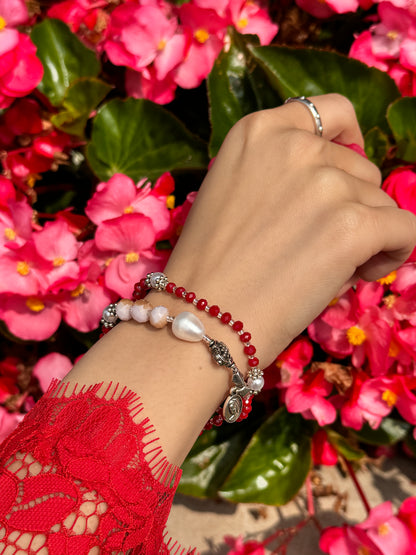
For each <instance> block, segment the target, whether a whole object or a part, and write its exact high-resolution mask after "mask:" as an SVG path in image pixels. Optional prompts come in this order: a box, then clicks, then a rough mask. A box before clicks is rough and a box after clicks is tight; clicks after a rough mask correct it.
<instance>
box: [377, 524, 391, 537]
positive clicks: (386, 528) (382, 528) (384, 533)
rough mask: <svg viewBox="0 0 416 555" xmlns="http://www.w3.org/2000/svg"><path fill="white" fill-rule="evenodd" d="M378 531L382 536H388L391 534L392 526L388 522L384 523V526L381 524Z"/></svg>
mask: <svg viewBox="0 0 416 555" xmlns="http://www.w3.org/2000/svg"><path fill="white" fill-rule="evenodd" d="M377 531H378V533H379V535H380V536H387V534H388V533H389V532H390V526H389V525H388V524H387V523H386V522H383V524H380V526H379V527H378V529H377Z"/></svg>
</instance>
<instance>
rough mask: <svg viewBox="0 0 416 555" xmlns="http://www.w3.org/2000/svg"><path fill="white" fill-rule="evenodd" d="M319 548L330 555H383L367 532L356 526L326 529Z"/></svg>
mask: <svg viewBox="0 0 416 555" xmlns="http://www.w3.org/2000/svg"><path fill="white" fill-rule="evenodd" d="M319 547H320V548H321V549H322V551H323V552H324V553H329V554H330V555H352V554H354V555H355V554H360V555H361V554H363V555H383V552H382V551H380V549H378V547H377V546H376V545H375V544H374V542H372V541H371V540H370V538H369V537H368V535H367V534H366V533H365V531H363V530H361V529H359V528H357V527H354V526H343V527H342V528H341V527H335V526H334V527H330V528H326V529H325V530H324V531H323V533H322V535H321V538H320V540H319ZM402 555H404V554H402Z"/></svg>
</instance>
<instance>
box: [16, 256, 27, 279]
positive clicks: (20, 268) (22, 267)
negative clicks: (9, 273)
mask: <svg viewBox="0 0 416 555" xmlns="http://www.w3.org/2000/svg"><path fill="white" fill-rule="evenodd" d="M16 270H17V273H18V274H20V275H21V276H27V274H28V273H29V272H30V266H29V264H28V263H27V262H23V260H20V261H19V262H18V263H17V266H16Z"/></svg>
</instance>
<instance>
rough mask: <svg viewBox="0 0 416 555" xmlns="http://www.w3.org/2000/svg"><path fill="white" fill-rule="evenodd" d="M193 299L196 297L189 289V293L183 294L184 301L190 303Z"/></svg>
mask: <svg viewBox="0 0 416 555" xmlns="http://www.w3.org/2000/svg"><path fill="white" fill-rule="evenodd" d="M195 299H196V295H195V293H194V292H193V291H189V293H187V294H186V295H185V301H186V302H187V303H192V302H194V300H195Z"/></svg>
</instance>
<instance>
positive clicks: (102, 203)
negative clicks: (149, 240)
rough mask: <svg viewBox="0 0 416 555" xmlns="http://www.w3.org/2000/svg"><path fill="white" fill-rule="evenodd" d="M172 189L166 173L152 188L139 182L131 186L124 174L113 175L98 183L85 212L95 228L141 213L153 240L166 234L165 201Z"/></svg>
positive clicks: (131, 183)
mask: <svg viewBox="0 0 416 555" xmlns="http://www.w3.org/2000/svg"><path fill="white" fill-rule="evenodd" d="M173 190H174V181H173V179H172V176H171V175H170V173H165V174H163V175H162V176H161V177H159V179H158V180H157V181H156V183H155V186H154V187H153V189H152V188H151V186H150V184H149V183H147V184H146V185H143V181H141V182H140V183H138V184H137V186H136V185H135V184H134V182H133V180H132V179H130V178H129V177H127V176H126V175H123V174H119V173H116V174H114V175H113V177H111V178H110V179H109V180H108V181H107V182H106V183H99V184H98V186H97V188H96V191H95V193H94V195H93V196H92V198H91V199H90V200H89V201H88V203H87V206H86V209H85V213H86V214H87V216H88V217H89V218H90V219H91V220H92V221H93V222H94V223H95V224H97V225H100V224H101V223H102V222H104V221H106V220H110V219H112V218H117V217H119V216H122V215H123V214H135V213H139V214H143V215H145V216H147V217H148V218H150V219H151V221H152V224H153V227H154V229H155V231H156V235H157V240H160V239H163V238H166V237H168V236H169V235H170V227H171V217H170V213H169V210H168V208H167V204H166V203H167V198H168V197H169V195H170V194H171V193H172V192H173Z"/></svg>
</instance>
